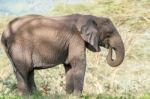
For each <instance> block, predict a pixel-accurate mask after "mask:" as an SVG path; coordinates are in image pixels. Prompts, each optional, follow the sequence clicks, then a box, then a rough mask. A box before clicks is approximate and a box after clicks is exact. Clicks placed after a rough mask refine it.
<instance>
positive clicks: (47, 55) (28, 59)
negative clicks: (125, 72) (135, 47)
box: [1, 14, 125, 95]
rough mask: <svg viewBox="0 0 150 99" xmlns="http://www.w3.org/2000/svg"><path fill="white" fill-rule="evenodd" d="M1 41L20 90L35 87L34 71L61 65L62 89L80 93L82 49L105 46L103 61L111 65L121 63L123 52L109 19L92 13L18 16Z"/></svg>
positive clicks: (119, 39) (30, 90)
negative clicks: (104, 59) (62, 68)
mask: <svg viewBox="0 0 150 99" xmlns="http://www.w3.org/2000/svg"><path fill="white" fill-rule="evenodd" d="M1 41H2V44H3V45H4V48H5V52H6V54H7V56H8V57H9V59H10V61H11V62H12V64H13V69H14V73H15V75H16V79H17V86H18V89H19V90H20V92H21V93H32V92H33V91H34V90H36V84H35V81H34V70H37V69H46V68H50V67H53V66H56V65H58V64H64V68H65V72H66V92H67V93H74V94H75V95H81V93H82V90H83V82H84V75H85V69H86V51H85V50H86V48H88V49H89V50H91V51H93V52H100V47H105V48H107V49H109V52H108V56H107V63H108V64H109V65H110V66H113V67H115V66H118V65H120V64H121V63H122V62H123V59H124V53H125V50H124V44H123V41H122V39H121V36H120V35H119V33H118V31H117V29H116V28H115V26H114V25H113V23H112V22H111V20H110V19H109V18H105V17H97V16H92V15H81V14H73V15H67V16H57V17H45V16H40V15H27V16H22V17H18V18H15V19H14V20H12V21H11V22H9V24H8V26H7V28H6V29H5V30H4V32H3V34H2V38H1ZM113 50H114V52H115V54H116V58H115V59H112V54H113V53H112V51H113Z"/></svg>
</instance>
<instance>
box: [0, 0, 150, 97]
mask: <svg viewBox="0 0 150 99" xmlns="http://www.w3.org/2000/svg"><path fill="white" fill-rule="evenodd" d="M72 13H83V14H92V15H96V16H106V17H109V18H111V20H112V21H113V23H114V24H115V25H116V27H117V29H118V31H119V32H120V34H121V36H122V39H123V41H124V44H125V50H126V54H125V60H124V62H123V63H122V64H121V65H120V66H119V67H116V68H113V67H110V66H109V65H107V63H106V56H107V50H106V49H102V51H101V52H100V53H93V52H90V51H88V50H87V69H86V75H85V81H84V91H83V96H82V97H80V98H81V99H150V77H149V75H150V66H149V64H150V53H149V52H150V34H149V33H150V15H149V13H150V1H149V0H93V1H90V3H85V4H75V5H68V4H62V3H61V4H60V5H58V6H57V7H56V8H54V10H53V11H52V12H47V13H45V14H44V15H47V16H54V15H66V14H72ZM13 18H14V16H8V17H5V16H0V36H1V33H2V31H3V30H4V28H5V27H6V24H7V23H8V22H9V21H10V20H11V19H13ZM0 68H1V69H0V99H9V98H12V99H25V98H30V99H41V98H44V99H45V98H47V99H67V98H68V99H78V98H77V97H75V96H73V95H65V74H64V68H63V66H62V65H59V66H57V67H54V68H51V69H46V70H40V71H36V77H35V80H36V84H37V87H38V90H39V92H40V93H41V94H40V95H39V94H37V93H35V94H34V95H32V96H23V97H22V96H18V95H17V93H18V90H17V89H16V79H15V77H14V75H13V71H12V67H11V64H10V62H9V60H8V58H7V56H6V55H5V53H4V50H3V48H2V45H1V44H0Z"/></svg>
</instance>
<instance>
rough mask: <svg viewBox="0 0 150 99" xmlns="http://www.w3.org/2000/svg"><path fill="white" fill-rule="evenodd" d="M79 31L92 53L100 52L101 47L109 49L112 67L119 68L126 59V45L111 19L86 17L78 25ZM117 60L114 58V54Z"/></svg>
mask: <svg viewBox="0 0 150 99" xmlns="http://www.w3.org/2000/svg"><path fill="white" fill-rule="evenodd" d="M76 27H77V29H78V31H80V33H81V36H82V38H83V39H84V40H85V42H86V47H87V48H88V49H90V50H92V51H95V52H99V51H100V46H102V47H105V48H107V49H109V52H108V56H107V63H108V64H109V65H110V66H113V67H115V66H118V65H120V64H121V63H122V62H123V59H124V54H125V50H124V44H123V41H122V39H121V36H120V35H119V33H118V31H117V29H116V28H115V26H114V25H113V23H112V22H111V20H110V19H108V18H104V17H95V16H91V15H84V16H82V17H80V18H79V19H78V21H77V23H76ZM113 50H114V52H115V54H116V55H115V56H116V58H115V59H113V58H112V54H113V53H112V52H113Z"/></svg>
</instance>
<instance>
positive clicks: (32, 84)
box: [28, 70, 37, 93]
mask: <svg viewBox="0 0 150 99" xmlns="http://www.w3.org/2000/svg"><path fill="white" fill-rule="evenodd" d="M28 85H29V89H30V92H31V93H32V92H34V91H36V90H37V88H36V84H35V81H34V70H32V71H30V72H29V75H28Z"/></svg>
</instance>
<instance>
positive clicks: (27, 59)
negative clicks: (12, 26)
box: [9, 43, 32, 94]
mask: <svg viewBox="0 0 150 99" xmlns="http://www.w3.org/2000/svg"><path fill="white" fill-rule="evenodd" d="M9 56H10V59H11V62H12V64H13V65H14V66H13V68H14V73H15V75H16V79H17V87H18V89H19V92H20V93H21V94H26V93H30V87H29V76H30V71H32V66H31V64H32V61H31V53H30V51H28V50H26V49H25V48H22V46H21V45H19V44H16V43H15V44H13V46H12V47H11V50H9Z"/></svg>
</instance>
